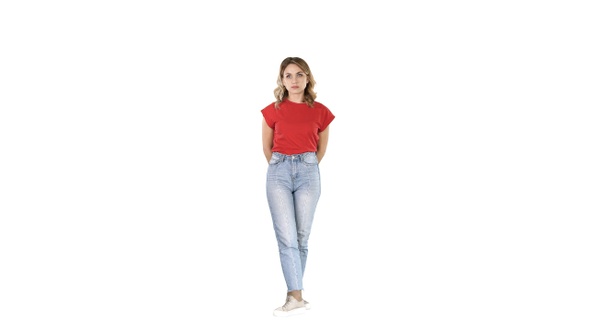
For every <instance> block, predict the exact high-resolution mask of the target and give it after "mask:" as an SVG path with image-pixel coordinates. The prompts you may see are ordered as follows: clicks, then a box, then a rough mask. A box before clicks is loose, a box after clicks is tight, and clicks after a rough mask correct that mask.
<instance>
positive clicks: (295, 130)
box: [261, 99, 335, 155]
mask: <svg viewBox="0 0 590 332" xmlns="http://www.w3.org/2000/svg"><path fill="white" fill-rule="evenodd" d="M261 112H262V115H263V116H264V120H265V121H266V123H267V124H268V126H269V127H271V128H272V129H273V130H274V138H273V146H272V151H273V152H279V153H282V154H286V155H292V154H299V153H304V152H316V151H317V150H318V139H319V133H320V132H322V131H323V130H324V129H326V127H328V125H329V124H330V123H331V122H332V120H334V118H335V116H334V114H332V112H330V110H329V109H328V108H327V107H326V106H324V105H323V104H321V103H318V102H317V101H316V102H314V105H313V107H309V106H308V105H307V104H306V103H294V102H292V101H289V100H288V99H285V100H283V102H281V104H280V105H279V108H278V109H276V108H275V103H274V102H273V103H271V104H270V105H268V106H266V107H265V108H264V109H262V111H261Z"/></svg>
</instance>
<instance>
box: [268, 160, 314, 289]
mask: <svg viewBox="0 0 590 332" xmlns="http://www.w3.org/2000/svg"><path fill="white" fill-rule="evenodd" d="M320 187H321V186H320V170H319V165H318V159H317V156H316V154H315V152H306V153H301V154H296V155H284V154H281V153H277V152H273V153H272V157H271V159H270V162H269V165H268V171H267V173H266V196H267V199H268V206H269V208H270V214H271V217H272V222H273V227H274V231H275V235H276V238H277V243H278V246H279V257H280V259H281V267H282V269H283V276H284V277H285V282H286V283H287V290H288V291H293V290H302V289H303V273H304V272H305V263H306V262H307V242H308V239H309V233H310V231H311V224H312V222H313V216H314V213H315V209H316V206H317V203H318V200H319V198H320V191H321V190H320V189H321V188H320Z"/></svg>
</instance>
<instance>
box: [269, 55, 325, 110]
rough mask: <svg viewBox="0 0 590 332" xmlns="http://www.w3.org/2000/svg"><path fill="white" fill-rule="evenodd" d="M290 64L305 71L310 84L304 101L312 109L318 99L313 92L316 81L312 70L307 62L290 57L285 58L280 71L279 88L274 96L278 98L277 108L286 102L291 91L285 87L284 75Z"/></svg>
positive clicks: (304, 94)
mask: <svg viewBox="0 0 590 332" xmlns="http://www.w3.org/2000/svg"><path fill="white" fill-rule="evenodd" d="M290 64H294V65H297V66H298V67H299V68H301V70H303V72H304V73H305V75H307V78H308V80H309V82H308V83H307V86H306V87H305V91H304V93H303V100H304V101H305V103H306V104H307V105H309V106H310V107H313V102H314V101H315V99H316V97H317V94H316V93H315V91H314V90H313V88H314V86H315V79H314V78H313V75H312V73H311V69H309V65H308V64H307V62H305V60H303V59H301V58H298V57H288V58H285V60H283V62H281V66H280V69H279V76H278V78H277V87H276V88H275V90H274V94H275V98H276V102H275V107H276V108H279V105H280V103H281V102H282V101H283V100H285V98H287V97H288V96H289V91H287V88H285V86H284V85H283V74H284V73H285V68H287V66H288V65H290Z"/></svg>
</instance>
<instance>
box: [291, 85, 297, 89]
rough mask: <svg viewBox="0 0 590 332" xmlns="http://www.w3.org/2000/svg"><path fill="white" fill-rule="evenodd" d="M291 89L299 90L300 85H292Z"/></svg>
mask: <svg viewBox="0 0 590 332" xmlns="http://www.w3.org/2000/svg"><path fill="white" fill-rule="evenodd" d="M291 89H299V85H291Z"/></svg>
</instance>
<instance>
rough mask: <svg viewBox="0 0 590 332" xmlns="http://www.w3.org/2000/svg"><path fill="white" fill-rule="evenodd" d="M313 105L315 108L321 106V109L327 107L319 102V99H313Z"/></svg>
mask: <svg viewBox="0 0 590 332" xmlns="http://www.w3.org/2000/svg"><path fill="white" fill-rule="evenodd" d="M313 106H314V107H317V108H323V109H328V107H327V106H326V105H324V104H322V103H320V102H319V101H314V102H313Z"/></svg>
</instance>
